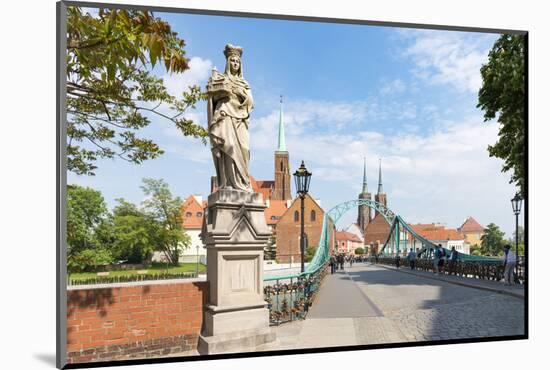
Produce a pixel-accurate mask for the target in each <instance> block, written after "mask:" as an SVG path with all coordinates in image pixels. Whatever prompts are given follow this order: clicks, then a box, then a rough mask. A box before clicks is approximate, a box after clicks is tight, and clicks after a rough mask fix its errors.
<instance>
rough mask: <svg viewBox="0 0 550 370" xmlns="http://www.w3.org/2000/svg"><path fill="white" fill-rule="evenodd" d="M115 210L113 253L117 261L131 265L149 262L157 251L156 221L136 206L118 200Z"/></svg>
mask: <svg viewBox="0 0 550 370" xmlns="http://www.w3.org/2000/svg"><path fill="white" fill-rule="evenodd" d="M117 201H118V202H119V204H118V205H117V206H116V207H115V208H114V210H113V235H114V238H113V239H114V241H113V243H112V248H111V250H112V252H113V255H114V257H115V258H116V259H118V260H121V261H127V262H129V263H141V262H142V261H144V260H147V259H148V258H149V257H150V256H151V255H152V253H153V251H154V249H155V245H154V243H155V235H156V233H157V232H158V229H159V227H158V226H157V225H156V223H155V220H154V219H153V218H152V217H150V216H148V215H147V214H146V213H145V212H143V211H141V210H140V209H138V207H136V205H134V204H132V203H129V202H126V201H125V200H124V199H117Z"/></svg>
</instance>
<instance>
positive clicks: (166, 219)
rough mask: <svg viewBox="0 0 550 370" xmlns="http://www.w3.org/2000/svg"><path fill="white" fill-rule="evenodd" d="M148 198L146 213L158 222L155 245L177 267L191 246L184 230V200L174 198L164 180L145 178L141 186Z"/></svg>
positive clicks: (144, 202)
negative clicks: (183, 253)
mask: <svg viewBox="0 0 550 370" xmlns="http://www.w3.org/2000/svg"><path fill="white" fill-rule="evenodd" d="M141 189H142V190H143V193H144V194H145V195H146V196H147V198H146V199H145V200H144V201H143V202H142V206H143V210H144V212H145V213H146V214H147V215H148V216H149V217H151V218H152V219H153V220H155V221H156V225H157V226H156V229H155V232H154V235H155V245H156V247H157V249H158V250H160V251H162V252H164V254H165V256H166V257H167V258H168V260H169V261H170V262H172V264H174V265H177V264H178V260H179V255H180V252H181V250H182V249H184V248H188V247H189V245H190V244H191V237H190V236H189V235H188V234H187V233H186V232H185V230H184V228H183V217H182V209H181V205H182V203H183V202H182V200H181V198H180V197H173V196H172V193H171V192H170V189H169V187H168V184H167V183H166V182H164V180H162V179H160V180H156V179H150V178H145V179H143V185H142V186H141Z"/></svg>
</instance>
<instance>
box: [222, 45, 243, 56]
mask: <svg viewBox="0 0 550 370" xmlns="http://www.w3.org/2000/svg"><path fill="white" fill-rule="evenodd" d="M223 54H224V55H225V57H226V58H229V57H230V56H233V55H237V56H238V57H239V58H240V57H241V56H242V55H243V48H241V47H240V46H235V45H231V44H227V45H225V49H224V50H223Z"/></svg>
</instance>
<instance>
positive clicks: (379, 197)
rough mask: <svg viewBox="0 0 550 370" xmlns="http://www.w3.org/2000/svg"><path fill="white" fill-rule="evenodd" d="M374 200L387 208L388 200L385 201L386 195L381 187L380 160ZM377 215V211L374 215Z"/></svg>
mask: <svg viewBox="0 0 550 370" xmlns="http://www.w3.org/2000/svg"><path fill="white" fill-rule="evenodd" d="M374 200H375V201H377V202H378V203H382V204H383V205H384V206H385V207H387V206H388V200H387V199H386V193H384V188H383V187H382V159H380V164H379V167H378V192H377V193H376V195H375V196H374ZM377 214H378V211H377V212H376V213H375V215H377Z"/></svg>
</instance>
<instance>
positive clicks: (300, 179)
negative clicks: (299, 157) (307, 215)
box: [294, 161, 311, 272]
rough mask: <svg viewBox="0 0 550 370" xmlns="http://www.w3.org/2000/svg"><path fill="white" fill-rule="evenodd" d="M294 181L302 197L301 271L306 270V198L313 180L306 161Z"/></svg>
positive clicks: (295, 175)
mask: <svg viewBox="0 0 550 370" xmlns="http://www.w3.org/2000/svg"><path fill="white" fill-rule="evenodd" d="M294 181H295V182H296V192H297V193H298V196H299V197H300V255H301V259H300V261H301V262H300V272H304V254H305V250H306V247H305V233H304V199H305V197H306V194H307V193H308V191H309V183H310V181H311V172H308V170H307V169H306V166H305V165H304V161H302V164H301V165H300V168H298V169H297V170H296V172H294Z"/></svg>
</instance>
